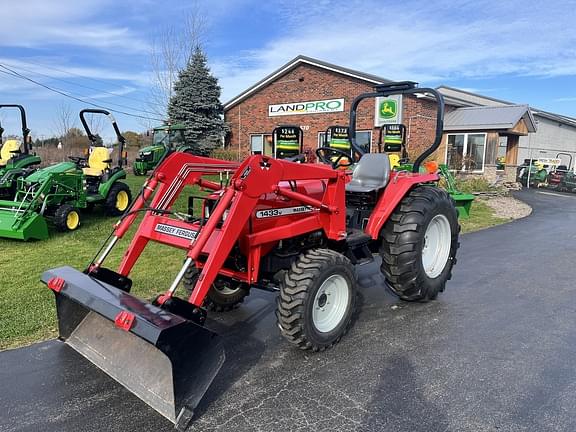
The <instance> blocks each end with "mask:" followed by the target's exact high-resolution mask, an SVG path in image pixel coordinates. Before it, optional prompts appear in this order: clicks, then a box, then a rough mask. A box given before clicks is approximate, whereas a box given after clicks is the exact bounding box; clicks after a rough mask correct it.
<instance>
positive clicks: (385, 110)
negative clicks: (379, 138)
mask: <svg viewBox="0 0 576 432" xmlns="http://www.w3.org/2000/svg"><path fill="white" fill-rule="evenodd" d="M397 112H398V105H397V104H396V101H395V100H394V99H384V101H382V102H380V117H381V118H383V119H390V118H394V117H396V113H397Z"/></svg>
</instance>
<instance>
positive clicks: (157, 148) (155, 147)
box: [138, 144, 164, 156]
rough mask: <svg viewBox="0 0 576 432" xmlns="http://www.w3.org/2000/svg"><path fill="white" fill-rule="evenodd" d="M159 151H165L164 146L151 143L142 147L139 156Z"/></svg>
mask: <svg viewBox="0 0 576 432" xmlns="http://www.w3.org/2000/svg"><path fill="white" fill-rule="evenodd" d="M157 151H164V146H163V145H160V144H157V145H151V146H147V147H142V148H141V149H140V151H139V152H138V155H139V156H145V155H147V154H149V153H155V152H157Z"/></svg>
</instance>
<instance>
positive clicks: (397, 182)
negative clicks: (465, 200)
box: [365, 172, 440, 240]
mask: <svg viewBox="0 0 576 432" xmlns="http://www.w3.org/2000/svg"><path fill="white" fill-rule="evenodd" d="M439 179H440V176H439V175H438V174H436V173H434V174H412V173H406V172H398V173H392V176H391V178H390V182H389V183H388V185H387V186H386V188H385V189H384V193H383V194H382V196H381V197H380V199H379V200H378V203H377V204H376V207H375V208H374V211H373V212H372V215H371V216H370V220H369V221H368V224H367V225H366V230H365V231H366V234H368V235H370V237H372V239H373V240H377V239H378V237H379V236H380V231H381V230H382V227H383V226H384V224H385V223H386V221H387V220H388V218H389V217H390V215H391V214H392V212H393V211H394V210H395V209H396V207H398V205H399V204H400V201H402V198H404V197H405V196H406V195H407V194H408V192H410V190H412V189H413V188H414V187H415V186H417V185H420V184H424V183H433V182H437V181H438V180H439Z"/></svg>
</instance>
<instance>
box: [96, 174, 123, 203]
mask: <svg viewBox="0 0 576 432" xmlns="http://www.w3.org/2000/svg"><path fill="white" fill-rule="evenodd" d="M125 178H126V171H124V170H119V171H117V172H115V173H114V174H112V175H111V176H110V177H109V178H108V180H107V181H105V182H102V183H101V184H100V186H98V193H99V194H100V195H102V196H103V197H107V196H108V192H110V188H111V187H112V185H113V184H114V183H116V182H117V181H119V180H122V179H125Z"/></svg>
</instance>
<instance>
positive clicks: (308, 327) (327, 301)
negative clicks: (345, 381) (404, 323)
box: [276, 249, 356, 351]
mask: <svg viewBox="0 0 576 432" xmlns="http://www.w3.org/2000/svg"><path fill="white" fill-rule="evenodd" d="M277 301H278V305H277V310H276V317H277V319H278V327H280V332H281V333H282V336H284V337H285V338H286V339H287V340H288V341H289V342H290V343H292V344H294V345H296V346H297V347H298V348H300V349H302V350H312V351H324V350H325V349H327V348H331V347H332V346H333V345H334V344H336V343H338V342H339V341H340V339H341V338H342V336H344V335H345V334H346V332H347V331H348V329H349V328H350V325H351V324H352V320H353V317H354V311H355V308H356V274H355V271H354V266H353V265H352V263H350V260H348V258H346V257H345V256H344V255H342V254H340V253H338V252H335V251H333V250H330V249H312V250H309V251H306V252H304V253H302V254H301V255H300V256H299V258H298V259H297V260H296V261H295V262H294V263H293V264H292V266H291V268H290V270H288V271H287V272H286V274H285V275H284V279H283V280H282V281H281V283H280V294H279V295H278V300H277Z"/></svg>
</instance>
